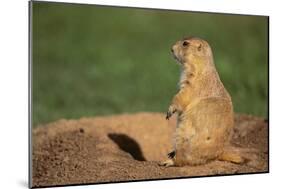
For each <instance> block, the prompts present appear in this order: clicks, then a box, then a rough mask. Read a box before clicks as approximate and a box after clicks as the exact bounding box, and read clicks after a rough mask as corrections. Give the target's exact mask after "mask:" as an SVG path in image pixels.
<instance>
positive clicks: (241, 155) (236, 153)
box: [218, 146, 258, 164]
mask: <svg viewBox="0 0 281 189" xmlns="http://www.w3.org/2000/svg"><path fill="white" fill-rule="evenodd" d="M257 152H258V150H257V149H254V148H240V147H232V146H231V147H226V148H225V149H224V151H223V153H222V154H221V155H220V156H219V157H218V159H219V160H221V161H229V162H232V163H237V164H242V163H247V162H248V161H251V160H254V159H256V156H255V153H257ZM249 153H252V154H249Z"/></svg>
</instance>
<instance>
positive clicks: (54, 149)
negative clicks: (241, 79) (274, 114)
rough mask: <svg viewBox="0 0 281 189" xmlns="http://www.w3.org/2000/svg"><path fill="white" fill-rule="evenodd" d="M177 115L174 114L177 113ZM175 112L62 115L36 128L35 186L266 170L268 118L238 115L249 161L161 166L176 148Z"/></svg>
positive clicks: (238, 139)
mask: <svg viewBox="0 0 281 189" xmlns="http://www.w3.org/2000/svg"><path fill="white" fill-rule="evenodd" d="M174 117H175V116H174ZM175 127H176V121H175V118H173V119H171V120H170V121H166V120H165V115H164V114H161V113H137V114H123V115H116V116H107V117H94V118H81V119H79V120H59V121H57V122H54V123H50V124H47V125H44V126H42V127H37V128H36V129H34V130H33V138H32V140H33V141H32V142H33V152H32V162H33V167H32V172H33V175H32V184H33V187H40V186H55V185H69V184H82V183H100V182H115V181H130V180H144V179H160V178H177V177H190V176H204V175H221V174H235V173H253V172H267V171H268V123H267V121H266V120H264V119H262V118H258V117H254V116H248V115H236V116H235V129H234V133H233V139H232V142H233V144H235V145H236V146H240V147H247V148H253V149H255V151H253V153H254V154H255V156H253V157H255V158H252V160H251V163H247V164H243V165H238V164H233V163H230V162H222V161H218V160H215V161H211V162H209V163H207V164H205V165H199V166H185V167H168V168H166V167H162V166H159V165H158V163H159V162H160V161H162V160H165V159H166V158H167V154H168V153H169V152H170V151H171V150H172V141H173V133H174V130H175Z"/></svg>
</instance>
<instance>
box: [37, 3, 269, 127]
mask: <svg viewBox="0 0 281 189" xmlns="http://www.w3.org/2000/svg"><path fill="white" fill-rule="evenodd" d="M267 26H268V18H267V17H261V16H240V15H225V14H207V13H194V12H183V11H181V12H178V11H165V10H161V11H160V10H150V9H146V10H145V9H136V8H117V7H104V6H94V5H78V4H77V5H74V4H62V3H46V2H33V30H32V32H33V37H32V39H33V44H32V45H33V49H32V51H33V57H32V58H33V73H32V74H33V91H32V94H33V99H32V102H33V114H32V115H33V125H34V126H37V125H38V124H43V123H46V122H50V121H54V120H57V119H60V118H67V119H69V118H74V119H75V118H79V117H82V116H83V117H84V116H96V115H108V114H119V113H125V112H139V111H152V112H166V110H167V108H168V105H169V103H170V101H171V98H172V96H173V95H174V94H175V93H176V91H177V82H178V79H179V73H180V72H179V66H178V65H177V64H176V63H175V61H174V60H173V58H172V56H171V54H170V47H171V45H172V44H173V43H174V42H175V41H177V40H179V39H181V38H182V37H184V36H197V37H201V38H203V39H206V40H207V41H208V42H209V43H210V45H211V46H212V48H213V54H214V59H215V64H216V66H217V70H218V72H219V74H220V77H221V80H222V81H223V83H224V85H225V87H226V88H227V89H228V91H229V92H230V94H231V96H232V99H233V102H234V109H235V111H236V112H241V113H247V114H253V115H257V116H262V117H267V116H268V31H267Z"/></svg>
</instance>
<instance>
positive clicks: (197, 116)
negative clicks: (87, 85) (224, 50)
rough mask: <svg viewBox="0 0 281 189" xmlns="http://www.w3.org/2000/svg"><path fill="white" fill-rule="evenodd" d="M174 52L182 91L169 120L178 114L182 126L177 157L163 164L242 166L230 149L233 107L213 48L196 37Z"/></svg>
mask: <svg viewBox="0 0 281 189" xmlns="http://www.w3.org/2000/svg"><path fill="white" fill-rule="evenodd" d="M186 44H187V45H186ZM172 52H173V55H174V57H175V59H176V60H177V61H178V62H179V64H180V66H181V69H182V70H181V77H180V82H179V87H180V89H179V91H178V93H177V94H176V95H175V96H174V98H173V100H172V103H171V105H170V107H169V110H168V112H167V119H169V117H170V116H172V114H173V113H175V112H177V113H178V123H177V129H176V137H175V149H174V152H175V156H174V157H172V158H171V159H169V160H167V161H165V162H163V165H166V166H173V165H175V166H184V165H198V164H204V163H206V162H208V161H209V160H213V159H219V160H224V161H230V162H235V163H242V162H243V158H242V157H241V156H240V155H239V153H238V152H234V151H231V148H226V146H229V139H230V137H231V132H232V128H233V107H232V101H231V97H230V95H229V94H228V92H227V91H226V89H225V88H224V86H223V84H222V82H221V80H220V78H219V75H218V73H217V71H216V68H215V65H214V63H213V55H212V50H211V47H210V46H209V44H208V43H207V42H206V41H204V40H202V39H199V38H194V37H192V38H185V39H183V40H180V41H178V42H176V43H175V45H173V47H172Z"/></svg>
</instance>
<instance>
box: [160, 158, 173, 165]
mask: <svg viewBox="0 0 281 189" xmlns="http://www.w3.org/2000/svg"><path fill="white" fill-rule="evenodd" d="M159 165H161V166H165V167H171V166H174V165H175V163H174V161H173V160H172V159H168V160H166V161H163V162H161V163H160V164H159Z"/></svg>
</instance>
